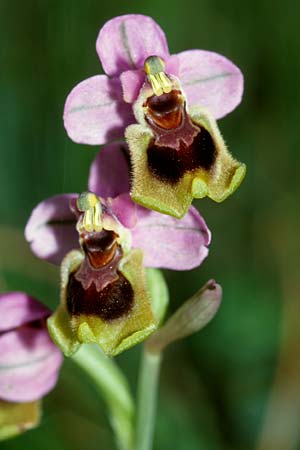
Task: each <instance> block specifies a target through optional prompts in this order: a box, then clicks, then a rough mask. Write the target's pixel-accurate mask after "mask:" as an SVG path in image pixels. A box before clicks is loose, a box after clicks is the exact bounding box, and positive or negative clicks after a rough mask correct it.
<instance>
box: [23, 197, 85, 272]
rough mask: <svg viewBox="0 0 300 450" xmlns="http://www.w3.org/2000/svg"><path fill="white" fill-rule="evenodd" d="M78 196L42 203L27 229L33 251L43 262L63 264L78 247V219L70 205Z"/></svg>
mask: <svg viewBox="0 0 300 450" xmlns="http://www.w3.org/2000/svg"><path fill="white" fill-rule="evenodd" d="M74 198H77V194H63V195H56V196H54V197H50V198H48V199H47V200H44V201H43V202H41V203H39V204H38V205H37V206H36V207H35V208H34V210H33V211H32V213H31V216H30V218H29V220H28V222H27V225H26V228H25V238H26V240H27V241H28V242H29V243H30V247H31V250H32V252H33V253H34V254H35V255H36V256H38V257H39V258H41V259H45V260H46V261H49V262H51V263H53V264H60V263H61V260H62V259H63V257H64V256H65V255H66V254H67V253H68V252H69V251H70V250H72V249H74V248H77V247H78V234H77V231H76V228H75V225H76V217H75V215H74V213H72V211H71V209H70V202H71V200H72V199H74Z"/></svg>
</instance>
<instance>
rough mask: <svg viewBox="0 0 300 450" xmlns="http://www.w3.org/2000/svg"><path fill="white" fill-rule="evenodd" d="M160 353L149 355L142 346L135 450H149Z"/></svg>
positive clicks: (151, 444) (154, 414)
mask: <svg viewBox="0 0 300 450" xmlns="http://www.w3.org/2000/svg"><path fill="white" fill-rule="evenodd" d="M161 361H162V354H161V353H151V352H150V351H149V350H148V349H147V345H145V346H144V350H143V354H142V359H141V366H140V374H139V384H138V404H137V423H136V441H135V450H151V449H152V446H153V434H154V427H155V416H156V404H157V393H158V385H159V375H160V366H161Z"/></svg>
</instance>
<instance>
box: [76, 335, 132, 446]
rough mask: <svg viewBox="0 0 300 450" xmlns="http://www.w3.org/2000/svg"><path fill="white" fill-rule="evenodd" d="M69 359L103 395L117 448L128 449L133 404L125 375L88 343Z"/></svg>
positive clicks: (130, 439) (111, 360) (130, 438)
mask: <svg viewBox="0 0 300 450" xmlns="http://www.w3.org/2000/svg"><path fill="white" fill-rule="evenodd" d="M72 359H73V361H75V362H76V364H78V366H80V367H81V368H82V369H83V370H84V371H85V372H86V373H87V374H88V375H89V376H90V377H91V379H92V380H93V381H94V382H95V386H96V388H97V389H98V391H99V392H100V394H101V395H102V396H103V398H104V400H105V402H106V404H107V406H108V409H109V413H110V422H111V426H112V428H113V430H114V434H115V436H116V440H117V444H118V448H119V449H120V450H131V449H132V447H133V435H134V432H133V418H134V402H133V399H132V396H131V393H130V390H129V386H128V383H127V380H126V378H125V376H124V375H123V373H122V372H121V370H120V369H119V367H118V366H117V364H116V363H115V362H114V360H113V359H110V358H108V357H107V356H105V355H104V354H103V353H102V352H101V351H100V350H99V348H98V347H96V346H93V345H91V344H89V345H83V346H82V347H81V348H80V350H79V351H78V352H77V353H76V354H75V355H74V356H72Z"/></svg>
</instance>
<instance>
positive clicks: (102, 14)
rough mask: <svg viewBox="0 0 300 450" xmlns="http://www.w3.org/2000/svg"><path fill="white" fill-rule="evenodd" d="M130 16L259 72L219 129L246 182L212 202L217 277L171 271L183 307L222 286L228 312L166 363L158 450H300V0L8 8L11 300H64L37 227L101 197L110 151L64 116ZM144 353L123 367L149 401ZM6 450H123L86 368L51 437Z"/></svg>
mask: <svg viewBox="0 0 300 450" xmlns="http://www.w3.org/2000/svg"><path fill="white" fill-rule="evenodd" d="M125 13H143V14H147V15H150V16H152V17H153V18H154V19H155V20H156V21H157V22H158V23H159V24H160V25H161V26H162V28H163V29H164V30H165V32H166V35H167V37H168V41H169V47H170V51H171V53H176V52H179V51H182V50H185V49H189V48H202V49H207V50H213V51H216V52H219V53H221V54H224V55H226V56H227V57H228V58H230V59H232V60H233V61H234V62H235V63H236V64H237V65H238V66H239V67H240V68H241V69H242V71H243V72H244V75H245V95H244V100H243V103H242V104H241V106H240V107H239V108H238V109H237V110H236V111H235V112H234V113H232V114H230V115H229V116H228V117H226V118H225V119H223V120H221V121H220V122H219V125H220V128H221V131H222V132H223V134H224V136H225V139H226V141H227V143H228V145H229V147H230V149H231V151H232V152H233V154H234V156H235V157H236V158H238V159H239V160H241V161H243V162H246V164H247V166H248V173H247V177H246V180H245V181H244V183H243V184H242V186H241V187H240V189H239V190H238V191H237V192H236V193H235V194H234V195H233V196H232V197H231V198H229V199H228V200H227V201H226V202H224V203H222V204H215V203H213V202H211V201H209V200H202V201H201V202H198V203H197V206H198V207H199V209H200V211H201V213H202V214H203V215H204V217H205V219H206V221H207V223H208V225H209V227H210V229H211V230H212V233H213V242H212V245H211V249H210V256H209V258H208V259H207V260H206V261H205V263H204V264H203V266H201V267H200V268H198V269H197V270H193V271H190V272H181V273H179V272H178V273H177V272H176V273H175V272H174V273H171V272H166V276H167V279H168V281H169V285H170V291H171V295H172V304H171V308H172V309H175V308H176V307H177V306H178V305H179V304H180V303H181V302H182V301H183V300H185V299H186V298H187V297H188V296H190V295H191V294H192V293H193V292H194V291H196V290H197V289H198V288H199V287H200V286H201V285H202V284H204V283H205V282H206V281H207V280H208V279H209V278H215V279H216V280H217V281H218V282H219V283H221V284H222V286H223V289H224V297H223V305H222V307H221V309H220V311H219V313H218V315H217V317H216V318H215V319H214V321H213V322H212V323H211V324H210V325H209V326H208V327H207V328H206V329H205V330H203V331H202V332H201V334H198V335H196V336H193V337H191V338H188V339H186V340H185V341H182V342H181V343H180V344H178V345H174V346H173V347H171V348H170V349H169V350H168V352H167V353H166V356H165V360H164V364H163V368H162V376H161V388H160V395H159V410H158V419H157V430H156V436H155V449H156V450H158V449H161V450H173V449H178V450H221V449H222V450H248V449H258V450H267V449H268V450H274V449H275V450H277V449H278V450H299V449H300V439H299V431H300V426H299V424H300V358H299V346H300V344H299V328H300V327H299V325H300V320H299V303H298V302H299V278H298V277H299V275H298V267H297V264H298V255H299V237H298V236H299V173H298V172H299V162H300V157H299V148H300V126H299V118H300V117H299V116H300V115H299V105H300V89H299V82H300V57H299V55H300V39H299V33H298V30H299V15H300V6H299V3H298V2H296V1H295V2H293V1H291V0H287V1H286V2H284V3H282V2H279V1H269V0H253V1H251V2H250V1H246V2H241V1H238V0H229V1H227V2H221V1H218V0H200V1H199V0H197V1H196V0H184V1H183V2H179V1H172V2H165V3H164V2H161V1H158V0H152V1H151V2H150V1H146V0H143V1H136V0H131V1H128V0H126V1H122V2H121V1H120V2H116V1H111V2H99V1H95V0H85V1H79V0H78V1H75V0H73V1H71V0H48V1H46V0H27V1H26V2H21V1H17V0H1V5H0V60H1V72H0V118H1V119H0V142H1V144H0V145H1V165H0V187H1V228H0V230H1V233H0V250H1V276H0V287H1V290H2V291H3V290H25V291H27V292H29V293H30V294H32V295H34V296H36V297H37V298H40V299H42V300H43V301H45V302H46V303H47V304H48V305H49V306H51V307H53V308H54V307H55V305H56V304H57V302H58V295H59V290H58V282H59V276H58V270H57V269H56V268H53V267H50V266H49V265H48V264H47V263H43V262H39V261H37V260H36V259H35V258H34V257H33V256H32V255H31V254H30V252H29V251H28V248H27V245H26V244H25V243H24V240H23V237H22V233H23V228H24V225H25V223H26V220H27V218H28V216H29V214H30V211H31V209H32V208H33V207H34V206H35V205H36V203H38V202H39V201H41V200H42V199H44V198H46V197H49V196H52V195H54V194H57V193H62V192H79V191H82V190H84V189H85V187H86V180H87V174H88V169H89V164H90V163H91V161H92V159H93V158H94V156H95V154H96V152H97V150H98V149H97V148H96V147H88V146H83V145H76V144H73V143H72V142H71V141H70V140H69V139H68V138H67V136H66V133H65V131H64V129H63V124H62V110H63V105H64V101H65V98H66V95H67V94H68V92H69V91H70V89H71V88H72V87H73V86H74V85H75V84H76V83H77V82H79V81H81V80H83V79H85V78H87V77H89V76H92V75H94V74H97V73H101V66H100V64H99V60H98V57H97V55H96V52H95V40H96V37H97V34H98V31H99V29H100V27H101V26H102V25H103V23H104V22H105V21H106V20H107V19H109V18H111V17H113V16H116V15H121V14H125ZM139 353H140V349H139V348H135V349H133V350H130V351H128V352H126V353H125V354H123V355H122V356H121V357H119V358H118V359H119V362H120V364H121V365H122V367H123V368H124V370H125V371H126V373H127V375H128V377H129V379H130V383H131V386H132V389H133V390H135V388H136V381H137V378H136V377H137V375H136V374H137V368H138V359H139ZM0 446H1V449H3V450H19V449H22V450H27V449H28V450H29V449H30V450H38V449H41V448H43V450H48V449H49V450H50V449H51V450H52V449H55V450H71V449H72V450H81V449H86V450H96V449H97V450H100V449H105V450H107V449H114V448H115V447H114V442H113V439H112V435H111V431H110V428H109V424H108V420H107V418H106V413H105V406H104V404H103V402H101V400H100V401H99V398H98V397H97V395H95V391H94V387H93V386H92V384H91V383H90V381H89V379H88V378H87V377H86V376H85V375H84V374H82V373H81V372H80V370H79V369H78V368H77V367H75V365H74V364H72V362H70V361H66V363H65V365H64V368H63V370H62V376H61V378H60V381H59V384H58V387H57V389H56V390H55V391H53V392H52V393H51V394H50V395H49V396H48V397H47V398H46V399H45V401H44V415H43V421H42V425H41V427H40V428H38V429H37V430H34V431H31V432H28V433H26V434H25V435H23V436H21V437H18V438H16V439H13V440H11V441H7V442H5V443H1V445H0Z"/></svg>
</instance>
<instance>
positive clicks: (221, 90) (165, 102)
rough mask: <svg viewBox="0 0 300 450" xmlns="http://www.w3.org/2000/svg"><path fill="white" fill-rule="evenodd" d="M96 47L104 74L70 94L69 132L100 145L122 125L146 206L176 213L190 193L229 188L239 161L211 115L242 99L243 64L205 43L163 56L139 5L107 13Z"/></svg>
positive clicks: (137, 196)
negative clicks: (133, 10)
mask: <svg viewBox="0 0 300 450" xmlns="http://www.w3.org/2000/svg"><path fill="white" fill-rule="evenodd" d="M96 50H97V53H98V55H99V58H100V60H101V63H102V66H103V69H104V71H105V73H106V75H96V76H93V77H91V78H88V79H87V80H85V81H83V82H81V83H79V84H78V85H77V86H75V88H74V89H73V90H72V91H71V93H70V94H69V96H68V98H67V101H66V104H65V111H64V123H65V128H66V130H67V133H68V135H69V137H70V138H71V139H72V140H74V141H75V142H78V143H85V144H91V145H97V144H104V143H106V142H108V141H110V140H113V139H121V138H123V136H124V133H125V136H126V140H127V142H128V144H129V150H130V157H131V162H132V180H131V189H130V192H131V196H132V198H133V200H134V201H136V202H138V203H140V204H142V205H144V206H146V207H148V208H151V209H154V210H157V211H160V212H162V213H165V214H170V215H172V216H174V217H177V218H181V217H183V216H184V215H185V214H186V212H187V210H188V208H189V206H190V204H191V201H192V199H193V198H203V197H205V196H208V197H210V198H212V199H213V200H215V201H217V202H221V201H223V200H224V199H225V198H226V197H228V196H229V195H230V194H231V193H232V192H233V191H234V190H235V189H236V188H237V187H238V186H239V184H240V183H241V182H242V180H243V178H244V176H245V170H246V168H245V165H244V164H241V163H239V162H238V161H236V160H235V159H234V158H233V157H232V156H231V154H230V153H229V152H228V150H227V148H226V145H225V143H224V140H223V138H222V136H221V133H220V131H219V128H218V126H217V123H216V119H220V118H222V117H224V116H225V115H226V114H228V113H229V112H231V111H232V110H233V109H234V108H235V107H236V106H237V105H238V104H239V103H240V100H241V97H242V92H243V76H242V74H241V72H240V70H239V69H238V68H237V67H236V66H235V65H234V64H233V63H232V62H231V61H229V60H228V59H227V58H225V57H224V56H221V55H218V54H216V53H214V52H209V51H205V50H187V51H183V52H181V53H178V54H175V55H170V53H169V50H168V45H167V41H166V37H165V35H164V32H163V31H162V30H161V28H160V27H159V25H158V24H157V23H156V22H154V21H153V19H151V18H150V17H147V16H143V15H138V14H137V15H136V14H133V15H132V14H130V15H125V16H120V17H116V18H114V19H112V20H110V21H108V22H107V23H106V24H105V25H104V26H103V28H102V29H101V30H100V33H99V36H98V39H97V43H96ZM136 122H137V123H136Z"/></svg>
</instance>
